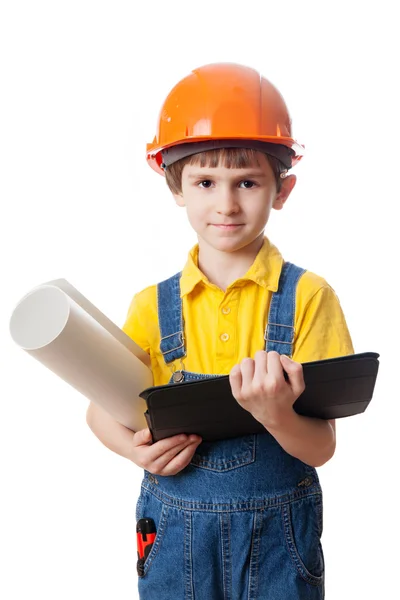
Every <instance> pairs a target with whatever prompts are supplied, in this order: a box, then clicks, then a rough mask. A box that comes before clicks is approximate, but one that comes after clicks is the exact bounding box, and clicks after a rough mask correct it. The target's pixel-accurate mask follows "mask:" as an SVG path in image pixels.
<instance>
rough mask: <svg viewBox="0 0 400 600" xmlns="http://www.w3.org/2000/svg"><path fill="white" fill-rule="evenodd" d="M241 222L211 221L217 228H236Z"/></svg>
mask: <svg viewBox="0 0 400 600" xmlns="http://www.w3.org/2000/svg"><path fill="white" fill-rule="evenodd" d="M242 225H243V224H242V223H212V226H213V227H218V229H228V230H229V229H236V228H237V227H241V226H242Z"/></svg>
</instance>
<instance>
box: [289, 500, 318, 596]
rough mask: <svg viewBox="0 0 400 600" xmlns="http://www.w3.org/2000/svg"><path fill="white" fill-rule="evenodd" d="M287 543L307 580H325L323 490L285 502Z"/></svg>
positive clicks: (296, 565)
mask: <svg viewBox="0 0 400 600" xmlns="http://www.w3.org/2000/svg"><path fill="white" fill-rule="evenodd" d="M282 523H283V530H284V538H285V546H286V548H287V550H288V553H289V556H290V559H291V563H292V566H293V567H294V568H295V569H296V571H297V573H298V574H299V575H300V577H302V579H304V580H305V581H306V582H307V583H309V584H311V585H314V586H319V585H322V584H323V581H324V556H323V551H322V546H321V535H322V494H315V495H310V496H307V497H305V498H301V499H299V500H295V501H293V502H290V503H288V504H284V505H283V506H282Z"/></svg>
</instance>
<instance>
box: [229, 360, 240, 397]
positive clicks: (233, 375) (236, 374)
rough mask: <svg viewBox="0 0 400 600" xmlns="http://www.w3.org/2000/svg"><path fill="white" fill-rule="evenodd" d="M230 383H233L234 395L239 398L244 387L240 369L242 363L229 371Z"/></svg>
mask: <svg viewBox="0 0 400 600" xmlns="http://www.w3.org/2000/svg"><path fill="white" fill-rule="evenodd" d="M229 383H230V384H231V390H232V394H233V396H234V397H235V398H237V396H238V395H239V394H240V390H241V389H242V372H241V370H240V365H235V366H234V367H233V369H232V370H231V372H230V373H229Z"/></svg>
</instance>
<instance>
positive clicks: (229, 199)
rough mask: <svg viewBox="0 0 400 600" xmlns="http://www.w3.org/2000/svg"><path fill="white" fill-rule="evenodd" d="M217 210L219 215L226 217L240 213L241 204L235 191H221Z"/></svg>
mask: <svg viewBox="0 0 400 600" xmlns="http://www.w3.org/2000/svg"><path fill="white" fill-rule="evenodd" d="M216 210H217V212H218V213H221V214H224V215H230V214H232V213H237V212H238V210H239V204H238V200H237V197H236V194H235V192H234V191H233V190H231V189H221V190H220V191H219V193H218V198H217V201H216Z"/></svg>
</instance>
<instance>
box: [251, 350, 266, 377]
mask: <svg viewBox="0 0 400 600" xmlns="http://www.w3.org/2000/svg"><path fill="white" fill-rule="evenodd" d="M254 363H255V364H254V378H253V381H254V383H256V384H260V385H262V384H263V383H264V382H265V378H266V377H267V375H268V370H269V353H267V352H265V350H259V351H258V352H256V353H255V355H254Z"/></svg>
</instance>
